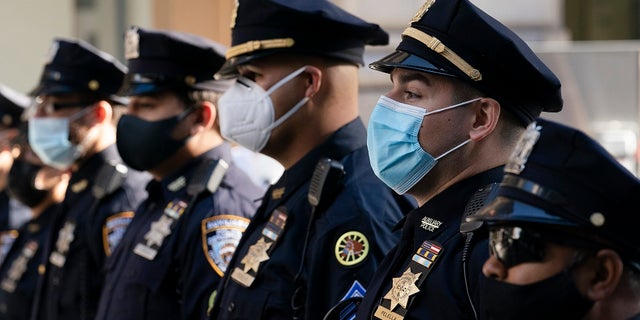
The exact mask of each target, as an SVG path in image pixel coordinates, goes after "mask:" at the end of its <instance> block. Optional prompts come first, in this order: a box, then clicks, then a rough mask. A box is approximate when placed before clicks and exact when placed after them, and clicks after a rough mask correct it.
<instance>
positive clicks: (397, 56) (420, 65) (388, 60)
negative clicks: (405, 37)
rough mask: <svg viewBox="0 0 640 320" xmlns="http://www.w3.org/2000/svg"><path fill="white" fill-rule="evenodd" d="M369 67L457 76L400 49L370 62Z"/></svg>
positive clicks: (387, 70)
mask: <svg viewBox="0 0 640 320" xmlns="http://www.w3.org/2000/svg"><path fill="white" fill-rule="evenodd" d="M369 68H371V69H373V70H376V71H381V72H385V73H391V71H392V70H393V69H395V68H404V69H411V70H416V71H421V72H427V73H434V74H438V75H443V76H449V77H457V76H456V75H455V74H454V73H452V72H450V71H448V70H446V69H443V68H440V67H437V66H436V65H434V64H433V63H431V62H429V61H427V60H425V59H423V58H420V57H418V56H416V55H413V54H410V53H408V52H406V51H402V50H396V51H395V52H393V53H391V54H389V55H387V56H386V57H384V58H382V59H380V60H378V61H375V62H372V63H370V64H369Z"/></svg>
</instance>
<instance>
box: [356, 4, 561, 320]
mask: <svg viewBox="0 0 640 320" xmlns="http://www.w3.org/2000/svg"><path fill="white" fill-rule="evenodd" d="M370 67H371V68H372V69H375V70H379V71H382V72H385V73H389V74H390V76H391V81H392V83H393V88H392V89H391V90H390V91H389V92H387V93H386V94H385V95H384V96H382V97H380V99H379V101H378V103H377V104H376V106H375V108H374V110H373V112H372V114H371V117H370V119H369V125H368V140H367V145H368V147H369V155H370V158H371V166H372V167H373V170H374V172H376V174H377V175H378V177H380V179H382V180H383V181H384V182H385V183H386V184H387V185H389V186H390V187H392V188H393V189H394V190H395V191H396V192H398V193H401V194H403V193H408V194H410V195H412V196H413V197H415V198H416V200H417V201H418V203H419V205H420V207H419V208H418V209H417V210H415V211H413V212H411V213H409V214H408V216H407V218H406V221H404V224H403V226H402V234H403V236H402V238H401V240H400V243H399V244H398V245H397V246H396V247H395V248H394V249H393V250H392V251H391V252H390V253H389V254H388V255H387V257H386V259H385V260H384V261H383V263H382V264H381V266H380V268H379V269H378V271H377V272H376V275H375V276H374V280H373V284H372V285H371V286H370V288H369V290H368V291H367V294H366V295H365V297H364V300H363V301H362V303H361V304H360V307H359V310H358V318H359V319H372V318H374V319H402V318H407V319H415V318H421V319H473V318H474V315H475V314H474V306H475V305H476V304H477V303H478V301H479V300H478V297H479V295H482V294H483V291H482V282H481V280H482V279H484V277H483V276H482V274H481V266H482V265H481V264H482V262H483V261H484V260H485V259H486V257H487V250H486V239H484V240H483V239H478V240H479V241H475V240H474V239H472V238H471V237H467V236H465V234H462V233H460V223H461V222H462V217H463V216H464V215H465V214H467V213H471V212H474V211H475V209H477V208H478V207H479V204H482V203H483V198H484V196H485V195H486V194H487V193H488V190H490V189H489V188H490V186H491V185H492V183H495V182H498V181H500V178H501V176H502V166H503V165H504V163H505V162H506V161H507V158H508V157H509V155H510V154H511V150H512V149H513V146H514V145H515V143H516V141H517V139H518V137H519V135H518V134H519V133H520V132H522V131H524V130H525V127H526V125H527V124H528V123H529V122H531V121H533V119H534V118H535V117H536V116H537V115H538V114H539V113H540V112H541V111H552V112H555V111H559V110H560V109H561V108H562V99H561V96H560V83H559V81H558V79H557V78H556V77H555V75H554V74H553V73H552V72H551V71H549V69H547V67H546V66H545V65H544V64H543V63H542V62H541V61H540V60H539V59H538V58H537V57H536V56H535V54H534V53H533V52H532V51H531V50H530V49H529V48H528V47H527V46H526V44H525V43H524V42H523V41H522V40H521V39H519V38H518V37H517V36H516V35H515V34H513V33H512V32H511V31H509V30H508V29H507V28H506V27H505V26H503V25H502V24H500V23H499V22H498V21H496V20H494V19H493V18H491V17H490V16H488V15H487V14H486V13H484V12H482V11H481V10H480V9H478V8H477V7H475V6H474V5H473V4H471V3H470V2H469V1H468V0H452V1H435V2H434V1H431V0H430V1H426V2H425V3H424V4H423V5H422V6H421V7H420V9H419V10H418V12H417V13H416V15H415V16H414V17H413V18H412V19H411V20H410V22H409V26H408V27H407V28H406V29H405V30H404V31H403V32H402V41H401V42H400V44H399V45H398V47H397V48H396V51H395V52H393V53H391V54H390V55H388V56H386V57H384V58H382V59H381V60H379V61H376V62H373V63H372V64H370ZM465 238H466V239H465ZM476 238H478V237H476ZM478 248H479V249H478Z"/></svg>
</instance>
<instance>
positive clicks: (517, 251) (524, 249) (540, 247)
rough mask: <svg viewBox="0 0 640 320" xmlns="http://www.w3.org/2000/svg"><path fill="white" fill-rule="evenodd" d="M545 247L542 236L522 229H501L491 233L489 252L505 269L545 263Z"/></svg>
mask: <svg viewBox="0 0 640 320" xmlns="http://www.w3.org/2000/svg"><path fill="white" fill-rule="evenodd" d="M545 246H546V245H545V241H544V240H543V239H542V236H541V235H540V234H537V233H535V232H530V231H526V230H523V229H522V228H520V227H501V228H495V229H493V230H491V231H490V232H489V250H490V252H491V254H492V255H495V256H496V257H497V258H498V260H500V262H502V264H503V265H504V267H505V268H511V267H513V266H515V265H518V264H521V263H525V262H540V261H543V260H544V254H545V250H544V249H545Z"/></svg>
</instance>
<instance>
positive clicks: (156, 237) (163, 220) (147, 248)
mask: <svg viewBox="0 0 640 320" xmlns="http://www.w3.org/2000/svg"><path fill="white" fill-rule="evenodd" d="M185 209H187V203H186V202H184V201H180V200H178V201H171V202H169V203H168V204H167V206H166V207H165V209H164V214H163V215H162V216H160V218H159V219H158V220H156V221H154V222H152V223H151V228H150V229H149V231H148V232H147V233H146V234H145V235H144V241H145V242H144V243H142V242H140V243H138V244H137V245H136V247H135V248H134V249H133V252H134V253H135V254H137V255H139V256H141V257H143V258H145V259H147V260H149V261H151V260H153V259H155V257H156V255H157V254H158V251H159V250H160V247H162V243H163V242H164V239H165V238H166V237H168V236H169V235H170V234H171V233H172V232H173V228H174V227H175V225H176V221H178V219H179V218H180V216H182V214H183V213H184V211H185Z"/></svg>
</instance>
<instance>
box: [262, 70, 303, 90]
mask: <svg viewBox="0 0 640 320" xmlns="http://www.w3.org/2000/svg"><path fill="white" fill-rule="evenodd" d="M306 68H307V66H306V65H305V66H302V67H300V68H299V69H297V70H296V71H294V72H292V73H290V74H289V75H288V76H286V77H284V78H282V79H280V81H278V82H276V84H274V85H272V86H271V88H269V90H267V95H268V96H270V95H271V94H272V93H273V92H274V91H276V90H278V89H279V88H280V87H282V86H283V85H284V84H285V83H287V82H289V81H291V79H293V78H295V77H297V76H299V75H300V74H301V73H302V72H303V71H304V70H305V69H306Z"/></svg>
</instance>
